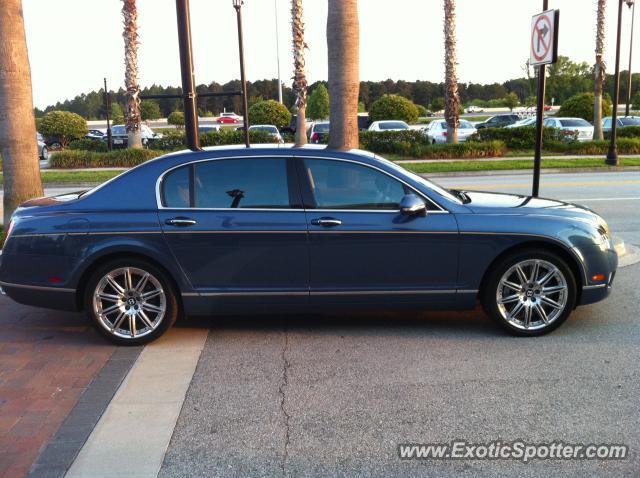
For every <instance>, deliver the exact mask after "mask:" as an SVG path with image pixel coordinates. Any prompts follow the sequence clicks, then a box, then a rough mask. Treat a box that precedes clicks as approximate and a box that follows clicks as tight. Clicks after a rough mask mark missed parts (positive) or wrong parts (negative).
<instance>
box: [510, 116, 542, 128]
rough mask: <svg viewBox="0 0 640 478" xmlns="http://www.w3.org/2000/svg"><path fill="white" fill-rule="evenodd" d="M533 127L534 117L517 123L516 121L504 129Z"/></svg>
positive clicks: (534, 123)
mask: <svg viewBox="0 0 640 478" xmlns="http://www.w3.org/2000/svg"><path fill="white" fill-rule="evenodd" d="M535 125H536V118H535V116H533V117H531V118H524V119H521V120H519V121H516V122H515V123H513V124H510V125H508V126H505V128H520V127H522V126H535Z"/></svg>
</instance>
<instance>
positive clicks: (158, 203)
mask: <svg viewBox="0 0 640 478" xmlns="http://www.w3.org/2000/svg"><path fill="white" fill-rule="evenodd" d="M255 158H281V159H284V160H286V159H288V158H301V159H307V158H308V159H324V160H328V161H342V162H347V163H354V164H359V165H361V166H365V167H369V168H372V169H375V170H377V171H379V172H381V173H383V174H386V175H387V176H390V177H391V178H393V179H395V180H396V181H399V182H401V183H402V184H404V185H405V186H407V187H408V188H409V189H411V190H412V191H413V192H414V193H415V194H416V195H417V196H418V197H420V198H422V199H423V200H424V201H428V202H429V203H431V204H432V205H433V206H434V207H436V208H438V209H437V210H434V211H430V210H427V216H428V215H429V214H449V211H448V210H446V209H445V208H444V207H442V206H440V204H438V203H436V202H435V201H434V200H433V199H431V198H430V197H427V196H425V195H424V194H423V193H421V192H420V191H417V190H416V188H415V187H413V186H412V185H410V184H408V183H407V182H406V181H404V180H402V179H400V178H398V177H397V176H394V175H393V174H391V173H389V172H387V171H384V170H383V169H380V168H378V167H377V166H372V165H370V164H365V163H363V162H360V161H356V160H353V159H344V158H336V157H332V156H331V157H325V156H306V155H305V156H296V155H295V154H263V155H260V156H252V155H251V156H224V157H219V158H205V159H196V160H193V161H188V162H186V163H182V164H179V165H177V166H173V167H171V168H169V169H167V170H166V171H164V172H163V173H162V174H161V175H160V176H158V179H157V180H156V206H157V207H158V210H159V211H165V210H175V211H269V212H272V211H289V212H291V211H316V212H334V213H335V212H377V213H380V212H382V213H394V214H398V213H399V212H400V210H399V209H398V210H380V209H304V208H289V209H285V208H273V209H271V208H190V207H187V208H176V207H167V206H164V205H163V204H162V195H161V193H160V188H161V187H162V183H163V180H164V177H165V176H166V175H167V174H169V173H170V172H171V171H174V170H175V169H178V168H182V167H185V166H190V165H192V164H197V163H203V162H208V161H222V160H226V159H255Z"/></svg>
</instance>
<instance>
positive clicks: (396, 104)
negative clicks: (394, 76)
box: [369, 95, 418, 124]
mask: <svg viewBox="0 0 640 478" xmlns="http://www.w3.org/2000/svg"><path fill="white" fill-rule="evenodd" d="M369 120H370V121H371V122H374V121H382V120H401V121H406V122H407V123H410V124H412V123H415V122H417V121H418V108H417V107H416V105H414V104H413V103H412V102H411V101H410V100H408V99H407V98H405V97H403V96H399V95H383V96H382V97H380V98H379V99H377V100H376V101H374V102H373V104H372V105H371V108H369Z"/></svg>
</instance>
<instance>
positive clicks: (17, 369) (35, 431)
mask: <svg viewBox="0 0 640 478" xmlns="http://www.w3.org/2000/svg"><path fill="white" fill-rule="evenodd" d="M113 351H114V347H113V346H110V345H108V344H107V343H106V342H105V341H104V340H103V339H101V338H100V337H99V336H98V335H97V334H96V333H95V332H94V331H93V330H92V329H91V327H90V326H89V324H88V322H87V319H86V318H85V316H84V315H83V314H74V313H68V312H55V311H49V310H45V309H37V308H32V307H26V306H22V305H18V304H16V303H14V302H13V301H11V300H10V299H8V298H6V297H1V296H0V477H2V478H5V477H7V478H8V477H20V476H24V475H25V474H27V473H28V472H29V469H30V468H31V466H32V464H33V462H34V461H35V459H36V458H37V456H38V454H39V453H40V451H41V450H42V449H43V448H44V446H45V445H46V444H47V442H48V441H49V440H50V439H51V437H52V436H53V435H54V434H55V432H56V430H57V429H58V427H59V426H60V424H61V423H62V421H63V420H64V418H65V417H66V416H67V414H68V413H69V411H70V410H71V409H72V408H73V406H74V405H75V404H76V402H77V400H78V397H79V396H80V395H81V393H82V392H83V391H84V389H85V388H86V386H87V385H88V384H89V383H90V382H91V380H92V379H93V377H94V376H95V374H96V373H97V372H98V371H100V369H101V368H102V366H103V365H104V364H105V362H106V361H107V360H108V359H109V357H110V356H111V355H112V353H113Z"/></svg>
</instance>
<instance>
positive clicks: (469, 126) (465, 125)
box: [460, 121, 474, 129]
mask: <svg viewBox="0 0 640 478" xmlns="http://www.w3.org/2000/svg"><path fill="white" fill-rule="evenodd" d="M473 128H474V126H473V125H472V124H471V123H469V122H468V121H460V129H473Z"/></svg>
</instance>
